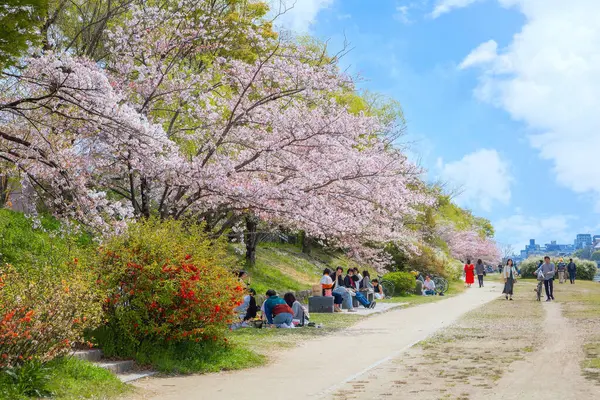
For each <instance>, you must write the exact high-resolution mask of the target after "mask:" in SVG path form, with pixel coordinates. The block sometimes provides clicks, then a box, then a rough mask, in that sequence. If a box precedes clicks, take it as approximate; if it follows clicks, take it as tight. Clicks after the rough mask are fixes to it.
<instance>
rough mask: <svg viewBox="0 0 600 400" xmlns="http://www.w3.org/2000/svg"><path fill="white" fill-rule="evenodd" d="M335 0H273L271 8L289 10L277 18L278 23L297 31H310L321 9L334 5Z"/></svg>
mask: <svg viewBox="0 0 600 400" xmlns="http://www.w3.org/2000/svg"><path fill="white" fill-rule="evenodd" d="M334 1H335V0H271V9H272V11H273V12H277V10H279V9H280V4H281V9H282V10H287V11H286V12H285V13H284V14H283V15H281V16H280V17H279V18H277V21H276V22H277V24H279V25H281V26H283V27H284V28H286V29H290V30H292V31H295V32H300V33H305V32H308V31H309V29H310V27H311V25H312V24H313V23H314V22H315V20H316V19H317V16H318V14H319V12H320V11H322V10H324V9H326V8H328V7H330V6H331V5H333V3H334Z"/></svg>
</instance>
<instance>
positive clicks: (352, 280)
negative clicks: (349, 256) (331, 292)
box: [344, 268, 375, 308]
mask: <svg viewBox="0 0 600 400" xmlns="http://www.w3.org/2000/svg"><path fill="white" fill-rule="evenodd" d="M358 281H359V278H358V276H356V275H354V269H352V268H349V269H348V272H347V275H346V277H345V278H344V286H345V287H346V288H347V289H350V290H351V291H352V292H354V296H353V297H356V300H358V302H359V303H360V304H362V305H363V306H364V307H365V308H375V302H374V301H373V302H370V301H369V300H367V298H366V297H365V296H364V295H363V294H362V293H361V292H359V291H358V290H357V286H356V285H357V283H358Z"/></svg>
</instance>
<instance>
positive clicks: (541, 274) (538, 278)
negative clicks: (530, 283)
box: [537, 268, 544, 281]
mask: <svg viewBox="0 0 600 400" xmlns="http://www.w3.org/2000/svg"><path fill="white" fill-rule="evenodd" d="M537 280H538V281H543V280H544V273H543V272H542V269H541V268H540V269H539V270H538V273H537Z"/></svg>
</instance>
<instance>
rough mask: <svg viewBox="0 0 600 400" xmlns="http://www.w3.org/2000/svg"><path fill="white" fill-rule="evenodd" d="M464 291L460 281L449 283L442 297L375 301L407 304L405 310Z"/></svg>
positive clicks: (410, 297) (412, 296)
mask: <svg viewBox="0 0 600 400" xmlns="http://www.w3.org/2000/svg"><path fill="white" fill-rule="evenodd" d="M465 290H466V288H465V284H464V282H463V281H461V280H455V281H450V282H449V286H448V291H447V292H446V293H444V295H443V296H421V295H417V294H411V295H407V296H395V297H392V298H391V299H385V300H377V301H378V302H382V303H408V304H407V305H406V306H405V308H407V307H413V306H418V305H420V304H427V303H433V302H436V301H440V300H444V299H447V298H449V297H454V296H456V295H459V294H461V293H463V292H464V291H465Z"/></svg>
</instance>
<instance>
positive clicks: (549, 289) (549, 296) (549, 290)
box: [535, 256, 556, 301]
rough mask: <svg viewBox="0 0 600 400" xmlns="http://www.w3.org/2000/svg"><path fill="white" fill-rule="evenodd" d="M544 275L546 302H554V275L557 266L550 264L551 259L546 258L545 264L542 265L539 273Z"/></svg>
mask: <svg viewBox="0 0 600 400" xmlns="http://www.w3.org/2000/svg"><path fill="white" fill-rule="evenodd" d="M540 271H541V272H542V273H543V274H544V289H545V290H546V301H550V300H554V275H555V274H556V266H555V265H554V263H551V262H550V257H548V256H546V257H544V263H543V264H542V265H540V267H539V268H538V270H537V271H535V273H536V274H537V273H538V272H540Z"/></svg>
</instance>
